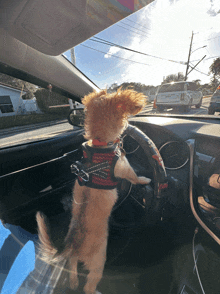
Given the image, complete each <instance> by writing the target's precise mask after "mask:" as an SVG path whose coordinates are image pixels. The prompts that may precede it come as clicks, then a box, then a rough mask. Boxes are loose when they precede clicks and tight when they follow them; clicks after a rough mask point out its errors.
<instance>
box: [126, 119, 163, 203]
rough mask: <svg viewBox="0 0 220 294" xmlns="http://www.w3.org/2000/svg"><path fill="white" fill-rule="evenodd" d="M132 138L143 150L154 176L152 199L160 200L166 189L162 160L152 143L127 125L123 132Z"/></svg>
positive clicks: (137, 130)
mask: <svg viewBox="0 0 220 294" xmlns="http://www.w3.org/2000/svg"><path fill="white" fill-rule="evenodd" d="M124 133H125V134H126V135H129V136H130V137H132V138H133V139H134V140H135V141H136V142H137V143H138V144H139V145H140V146H141V147H142V149H143V150H144V153H145V155H146V156H147V158H148V160H149V163H150V165H151V166H152V168H153V174H154V197H155V198H156V199H161V198H163V197H164V196H165V193H164V191H165V189H166V188H167V187H168V182H167V181H168V180H167V173H166V169H165V166H164V162H163V159H162V157H161V155H160V152H159V150H158V149H157V147H156V145H155V144H154V142H153V141H152V140H151V139H150V138H149V137H148V136H147V135H145V134H144V133H143V132H142V131H141V130H139V129H138V128H137V127H135V126H132V125H130V124H129V125H128V127H127V129H126V130H125V132H124Z"/></svg>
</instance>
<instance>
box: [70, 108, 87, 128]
mask: <svg viewBox="0 0 220 294" xmlns="http://www.w3.org/2000/svg"><path fill="white" fill-rule="evenodd" d="M67 119H68V122H69V124H71V125H72V126H77V127H84V119H85V112H84V108H74V109H71V110H70V112H69V114H68V117H67Z"/></svg>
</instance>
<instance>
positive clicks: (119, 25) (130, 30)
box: [117, 24, 148, 37]
mask: <svg viewBox="0 0 220 294" xmlns="http://www.w3.org/2000/svg"><path fill="white" fill-rule="evenodd" d="M117 26H118V27H121V28H123V29H125V30H127V31H130V32H134V33H135V34H138V35H141V36H144V37H148V36H147V35H144V34H141V33H139V32H136V31H134V30H131V29H128V28H125V27H123V26H121V25H119V24H117Z"/></svg>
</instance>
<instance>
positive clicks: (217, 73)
mask: <svg viewBox="0 0 220 294" xmlns="http://www.w3.org/2000/svg"><path fill="white" fill-rule="evenodd" d="M209 69H210V73H212V74H213V76H214V77H215V78H217V79H219V78H220V57H218V58H216V59H215V60H214V61H213V63H212V64H211V66H210V67H209Z"/></svg>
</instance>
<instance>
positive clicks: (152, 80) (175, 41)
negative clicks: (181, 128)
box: [65, 0, 220, 117]
mask: <svg viewBox="0 0 220 294" xmlns="http://www.w3.org/2000/svg"><path fill="white" fill-rule="evenodd" d="M186 24H187V25H186ZM219 39H220V13H219V1H214V2H210V1H208V0H203V1H202V2H201V1H200V0H195V1H184V0H179V1H170V0H163V1H162V0H156V1H154V2H152V3H151V4H149V5H147V6H146V7H145V8H143V9H141V10H140V11H138V12H136V13H134V14H132V15H130V16H128V17H127V18H125V19H123V20H122V21H120V22H118V23H116V24H114V25H113V26H111V27H110V28H108V29H106V30H105V31H103V32H101V33H99V34H98V35H96V36H94V37H92V38H90V39H89V40H87V41H86V42H83V43H81V44H80V45H78V46H76V47H75V48H74V50H75V62H76V66H77V67H79V68H80V69H81V70H82V71H83V72H84V73H85V74H86V75H87V76H88V77H89V78H90V79H91V80H93V81H94V82H95V83H96V84H97V85H98V86H99V87H100V88H106V87H107V88H108V89H110V90H111V91H114V90H116V89H117V88H119V87H120V86H123V87H129V86H131V87H133V88H134V89H135V90H138V91H142V92H144V93H145V94H146V96H147V97H148V98H147V99H148V102H149V103H151V104H153V101H154V99H155V93H156V92H157V88H158V87H160V86H161V84H165V83H171V82H177V81H184V80H185V79H186V81H187V82H188V86H187V89H188V90H189V91H200V92H201V95H202V96H198V97H197V98H198V99H197V100H194V97H192V96H191V98H192V99H193V103H192V104H191V105H189V106H190V109H188V111H187V112H186V111H185V112H183V111H180V109H177V107H176V109H173V108H169V111H168V110H167V109H164V111H163V112H160V115H161V114H163V113H166V114H167V113H172V114H178V115H184V116H187V115H191V116H192V115H193V116H197V117H198V116H201V115H210V113H209V107H210V100H211V96H212V94H213V93H214V91H215V90H216V88H217V87H218V85H219V84H220V79H219V78H220V75H219V74H220V66H218V62H216V60H219V50H220V47H219ZM65 55H66V56H67V58H69V59H71V52H70V51H67V52H65ZM219 64H220V63H219ZM192 82H193V83H192ZM183 87H184V85H183V84H173V85H168V86H162V88H160V92H167V91H170V92H173V91H183ZM197 94H198V93H197ZM190 95H191V94H190ZM151 106H152V108H151V109H150V108H149V107H150V106H149V107H148V110H149V111H148V112H147V113H148V114H151V113H153V114H157V113H158V112H157V111H155V109H153V105H151ZM196 107H197V108H196ZM213 114H214V115H215V116H216V117H218V116H219V111H217V110H216V111H215V112H214V113H212V115H213Z"/></svg>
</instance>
